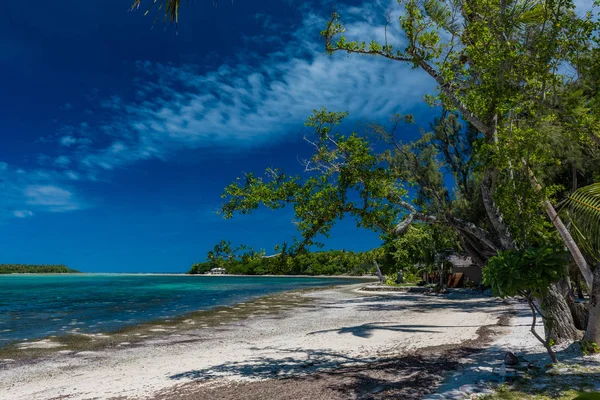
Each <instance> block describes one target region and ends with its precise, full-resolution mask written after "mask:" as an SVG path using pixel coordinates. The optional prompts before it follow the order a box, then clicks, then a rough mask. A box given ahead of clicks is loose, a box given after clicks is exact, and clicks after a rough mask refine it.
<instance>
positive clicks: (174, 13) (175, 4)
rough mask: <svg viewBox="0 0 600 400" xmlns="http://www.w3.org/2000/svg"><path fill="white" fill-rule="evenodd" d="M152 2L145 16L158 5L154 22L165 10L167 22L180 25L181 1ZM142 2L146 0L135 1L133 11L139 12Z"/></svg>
mask: <svg viewBox="0 0 600 400" xmlns="http://www.w3.org/2000/svg"><path fill="white" fill-rule="evenodd" d="M150 1H152V3H151V4H150V5H149V6H148V8H146V11H144V15H148V14H149V13H150V11H152V9H153V8H154V6H156V5H157V4H158V10H157V13H156V19H155V20H154V22H156V20H157V19H158V17H159V16H160V13H161V10H162V9H164V19H165V22H166V21H170V22H171V23H175V24H177V23H179V7H180V6H181V0H149V1H148V2H150ZM142 2H144V0H134V2H133V4H132V5H131V9H132V10H137V9H138V8H140V6H141V5H142ZM189 2H191V0H188V3H189ZM144 3H145V2H144ZM217 3H218V0H213V4H214V5H215V6H216V5H217Z"/></svg>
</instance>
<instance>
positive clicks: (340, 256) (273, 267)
mask: <svg viewBox="0 0 600 400" xmlns="http://www.w3.org/2000/svg"><path fill="white" fill-rule="evenodd" d="M282 247H283V248H282V249H280V250H281V252H280V253H278V254H276V255H275V256H271V257H269V256H265V253H264V251H258V252H257V251H254V250H252V249H250V248H248V247H247V246H240V247H233V246H232V244H231V242H229V241H224V240H223V241H221V242H220V243H218V244H217V245H215V247H214V248H213V250H211V251H209V252H208V255H207V257H206V259H207V260H206V261H205V262H200V263H196V264H194V265H192V267H191V269H190V271H189V272H188V273H189V274H206V273H208V272H210V270H212V269H214V268H223V269H225V271H226V273H228V274H240V275H354V276H360V275H366V274H372V273H373V270H374V265H373V261H374V260H380V261H382V262H383V258H384V252H383V249H375V250H371V251H366V252H353V251H345V250H332V251H319V252H303V253H301V254H289V253H288V252H287V246H282Z"/></svg>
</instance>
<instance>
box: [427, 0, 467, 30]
mask: <svg viewBox="0 0 600 400" xmlns="http://www.w3.org/2000/svg"><path fill="white" fill-rule="evenodd" d="M423 8H424V9H425V12H426V13H427V16H428V17H429V18H430V19H431V20H432V21H433V22H435V23H436V24H437V25H439V26H440V27H441V28H442V29H445V30H446V31H448V32H450V33H457V32H458V31H459V29H460V25H459V23H458V22H457V21H456V20H454V19H453V18H452V11H451V10H450V8H449V7H448V5H446V4H445V3H444V2H443V1H440V0H425V1H424V2H423Z"/></svg>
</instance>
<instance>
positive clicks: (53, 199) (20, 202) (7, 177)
mask: <svg viewBox="0 0 600 400" xmlns="http://www.w3.org/2000/svg"><path fill="white" fill-rule="evenodd" d="M67 181H68V180H67V178H66V177H65V175H64V174H63V173H61V172H58V171H53V170H49V169H46V170H44V169H35V170H29V171H26V170H24V169H22V168H15V167H13V166H11V165H9V164H7V163H0V193H2V196H1V197H0V221H1V220H3V219H5V218H7V217H12V218H15V217H16V218H27V217H32V216H34V214H39V213H43V212H65V211H74V210H79V209H83V208H85V207H87V206H88V203H87V202H84V201H82V200H81V198H80V196H79V195H78V194H77V193H76V191H75V190H74V189H73V188H71V187H70V186H69V185H67V184H66V182H67Z"/></svg>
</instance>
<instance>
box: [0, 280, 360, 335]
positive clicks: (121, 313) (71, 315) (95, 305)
mask: <svg viewBox="0 0 600 400" xmlns="http://www.w3.org/2000/svg"><path fill="white" fill-rule="evenodd" d="M356 282H357V281H356V280H353V279H344V278H304V277H238V276H185V275H181V276H167V275H118V274H112V275H111V274H77V275H0V346H2V345H4V344H8V343H9V342H12V341H15V340H23V339H33V338H41V337H46V336H50V335H62V334H66V333H69V332H82V333H84V332H85V333H94V332H102V331H111V330H115V329H119V328H122V327H125V326H129V325H134V324H138V323H141V322H146V321H151V320H155V319H165V318H169V317H175V316H179V315H182V314H185V313H188V312H190V311H195V310H205V309H209V308H212V307H215V306H221V305H230V304H234V303H239V302H242V301H247V300H249V299H253V298H256V297H259V296H263V295H267V294H270V293H277V292H281V291H285V290H292V289H299V288H309V287H318V286H328V285H333V284H348V283H356Z"/></svg>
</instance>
